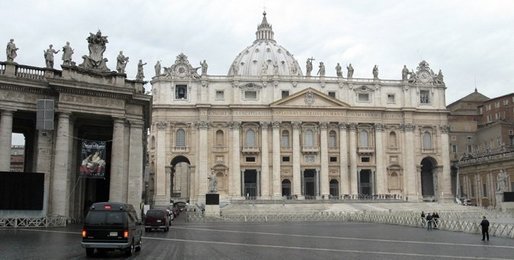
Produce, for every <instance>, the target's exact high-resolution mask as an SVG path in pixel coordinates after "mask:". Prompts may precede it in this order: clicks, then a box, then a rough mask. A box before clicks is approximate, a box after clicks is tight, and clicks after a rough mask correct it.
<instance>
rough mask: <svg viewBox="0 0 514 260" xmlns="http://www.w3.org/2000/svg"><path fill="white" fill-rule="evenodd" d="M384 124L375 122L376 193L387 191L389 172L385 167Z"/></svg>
mask: <svg viewBox="0 0 514 260" xmlns="http://www.w3.org/2000/svg"><path fill="white" fill-rule="evenodd" d="M383 136H384V126H383V125H382V124H375V162H376V172H375V174H376V178H375V179H376V181H377V183H376V187H377V191H376V192H375V193H376V194H386V193H387V187H386V184H387V174H386V169H385V167H384V156H385V155H384V142H383Z"/></svg>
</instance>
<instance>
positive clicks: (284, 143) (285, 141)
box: [280, 130, 290, 148]
mask: <svg viewBox="0 0 514 260" xmlns="http://www.w3.org/2000/svg"><path fill="white" fill-rule="evenodd" d="M280 146H281V147H282V148H289V147H290V146H289V131H288V130H284V131H282V136H281V138H280Z"/></svg>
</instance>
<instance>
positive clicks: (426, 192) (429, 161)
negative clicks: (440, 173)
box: [420, 157, 437, 201]
mask: <svg viewBox="0 0 514 260" xmlns="http://www.w3.org/2000/svg"><path fill="white" fill-rule="evenodd" d="M436 166H437V161H436V160H435V159H434V158H432V157H426V158H423V160H422V161H421V178H420V179H421V195H422V196H423V200H430V201H432V200H435V199H436V194H437V190H436V189H437V185H436V183H437V174H436Z"/></svg>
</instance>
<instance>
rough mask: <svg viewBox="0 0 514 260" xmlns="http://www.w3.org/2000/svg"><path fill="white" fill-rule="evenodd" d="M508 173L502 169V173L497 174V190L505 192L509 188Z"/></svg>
mask: <svg viewBox="0 0 514 260" xmlns="http://www.w3.org/2000/svg"><path fill="white" fill-rule="evenodd" d="M507 178H508V177H507V173H506V172H505V170H503V169H502V170H500V173H498V175H496V191H497V192H504V191H506V190H507Z"/></svg>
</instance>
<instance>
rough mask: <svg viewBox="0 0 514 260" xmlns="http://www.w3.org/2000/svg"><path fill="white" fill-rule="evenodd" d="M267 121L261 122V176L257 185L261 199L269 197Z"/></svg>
mask: <svg viewBox="0 0 514 260" xmlns="http://www.w3.org/2000/svg"><path fill="white" fill-rule="evenodd" d="M269 124H270V123H269V122H261V136H262V144H261V148H262V151H261V154H262V155H261V178H260V180H261V181H260V182H258V185H260V187H261V189H260V190H261V197H262V198H263V199H269V198H270V189H269V188H270V181H269V179H270V178H269V149H268V128H269Z"/></svg>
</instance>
